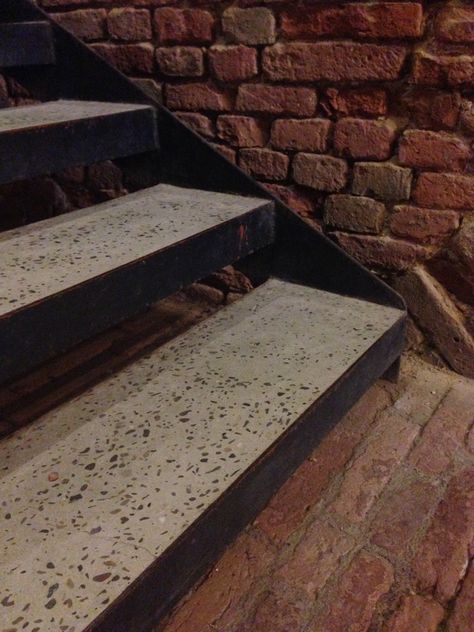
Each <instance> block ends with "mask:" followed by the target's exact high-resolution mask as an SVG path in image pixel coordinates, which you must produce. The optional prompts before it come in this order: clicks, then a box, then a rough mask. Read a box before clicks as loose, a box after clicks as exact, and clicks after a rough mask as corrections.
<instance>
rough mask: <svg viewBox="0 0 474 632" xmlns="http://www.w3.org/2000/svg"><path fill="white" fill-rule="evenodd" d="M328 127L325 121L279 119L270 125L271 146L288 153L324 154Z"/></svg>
mask: <svg viewBox="0 0 474 632" xmlns="http://www.w3.org/2000/svg"><path fill="white" fill-rule="evenodd" d="M330 127H331V123H330V121H328V120H327V119H302V120H300V119H279V120H277V121H274V122H273V125H272V131H271V144H272V145H273V147H275V148H277V149H286V150H290V151H291V150H298V151H309V152H316V153H320V152H324V151H325V150H326V148H327V140H328V134H329V129H330Z"/></svg>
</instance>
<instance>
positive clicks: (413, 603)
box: [384, 595, 444, 632]
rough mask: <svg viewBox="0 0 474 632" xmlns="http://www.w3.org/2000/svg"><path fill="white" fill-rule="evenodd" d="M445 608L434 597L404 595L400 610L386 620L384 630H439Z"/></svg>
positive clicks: (435, 631)
mask: <svg viewBox="0 0 474 632" xmlns="http://www.w3.org/2000/svg"><path fill="white" fill-rule="evenodd" d="M443 619H444V610H443V608H442V606H440V605H439V603H436V601H434V600H433V599H428V598H426V597H421V596H420V595H404V596H403V597H402V600H401V603H400V606H399V608H398V610H397V611H396V612H395V613H394V614H393V616H392V617H390V619H389V620H388V621H387V622H386V624H385V627H384V632H437V630H438V626H439V624H440V623H441V621H442V620H443Z"/></svg>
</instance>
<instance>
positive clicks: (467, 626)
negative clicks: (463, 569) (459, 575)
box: [446, 561, 474, 632]
mask: <svg viewBox="0 0 474 632" xmlns="http://www.w3.org/2000/svg"><path fill="white" fill-rule="evenodd" d="M473 628H474V561H472V562H471V564H470V567H469V570H468V572H467V573H466V576H465V577H464V580H463V583H462V587H461V592H460V593H459V595H458V596H457V598H456V601H455V603H454V608H453V610H452V613H451V616H450V617H449V619H448V623H447V626H446V630H447V632H466V631H467V630H472V629H473Z"/></svg>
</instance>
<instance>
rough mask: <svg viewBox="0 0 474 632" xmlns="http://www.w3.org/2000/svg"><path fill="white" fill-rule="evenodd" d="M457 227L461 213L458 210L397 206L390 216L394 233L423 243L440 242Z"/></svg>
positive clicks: (391, 228)
mask: <svg viewBox="0 0 474 632" xmlns="http://www.w3.org/2000/svg"><path fill="white" fill-rule="evenodd" d="M457 228H459V214H458V213H457V212H456V211H434V210H432V209H426V208H420V207H418V206H396V207H395V208H394V210H393V213H392V216H391V218H390V230H391V231H392V233H393V234H394V235H396V236H397V237H405V238H407V239H413V240H414V241H419V242H421V243H423V244H436V243H440V242H442V241H443V240H445V239H446V237H449V236H450V235H451V234H452V233H453V232H454V231H455V230H456V229H457Z"/></svg>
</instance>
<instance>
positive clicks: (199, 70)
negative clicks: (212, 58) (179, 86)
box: [156, 46, 204, 77]
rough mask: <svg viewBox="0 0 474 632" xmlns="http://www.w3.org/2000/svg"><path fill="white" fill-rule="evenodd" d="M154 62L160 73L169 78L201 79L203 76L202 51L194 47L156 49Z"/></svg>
mask: <svg viewBox="0 0 474 632" xmlns="http://www.w3.org/2000/svg"><path fill="white" fill-rule="evenodd" d="M156 61H157V62H158V67H159V69H160V72H161V73H162V74H163V75H168V76H170V77H201V76H202V75H203V74H204V60H203V53H202V50H201V49H200V48H196V47H194V46H172V47H170V48H157V49H156Z"/></svg>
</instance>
